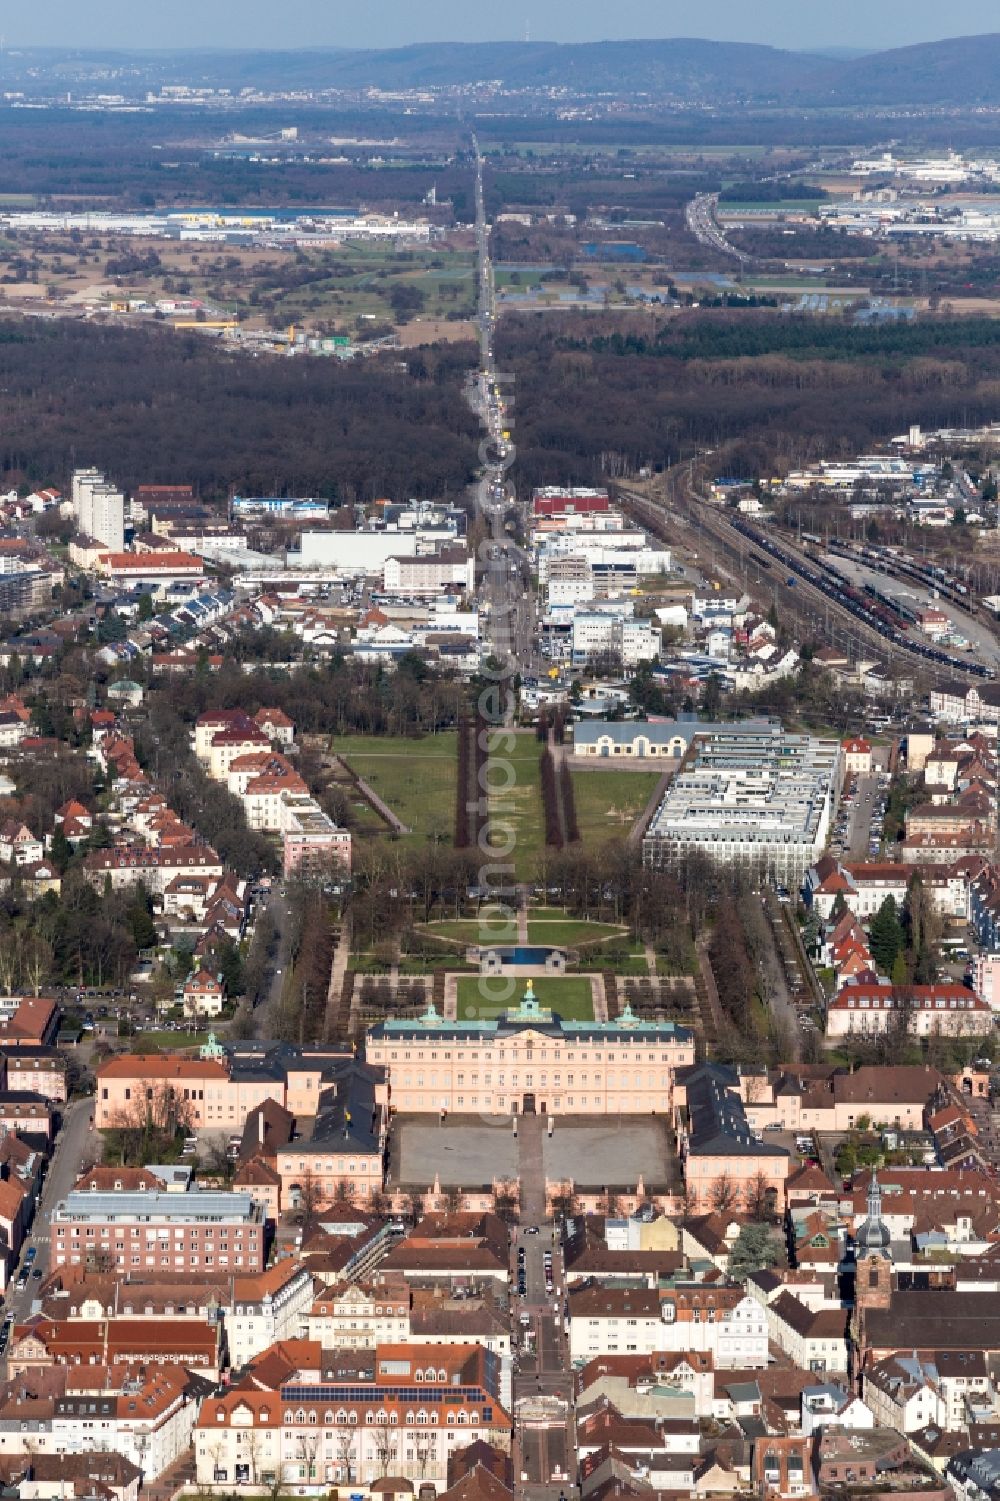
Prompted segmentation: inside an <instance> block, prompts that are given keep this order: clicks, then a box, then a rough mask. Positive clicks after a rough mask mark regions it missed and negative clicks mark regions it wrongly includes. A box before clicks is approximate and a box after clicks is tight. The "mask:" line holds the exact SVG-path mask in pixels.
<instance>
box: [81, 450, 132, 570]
mask: <svg viewBox="0 0 1000 1501" xmlns="http://www.w3.org/2000/svg"><path fill="white" fill-rule="evenodd" d="M72 500H73V514H74V516H75V518H76V525H77V530H78V531H80V532H82V533H83V535H84V536H85V537H93V538H94V539H95V540H96V541H98V542H103V543H104V545H105V547H107V548H108V549H109V550H110V551H112V552H119V553H120V552H122V551H123V550H124V547H125V496H124V495H123V494H122V492H121V491H120V490H116V489H115V487H114V486H113V485H109V484H108V483H107V481H106V479H105V477H104V475H103V474H102V473H101V471H100V470H99V469H77V470H76V471H75V472H74V474H73V484H72Z"/></svg>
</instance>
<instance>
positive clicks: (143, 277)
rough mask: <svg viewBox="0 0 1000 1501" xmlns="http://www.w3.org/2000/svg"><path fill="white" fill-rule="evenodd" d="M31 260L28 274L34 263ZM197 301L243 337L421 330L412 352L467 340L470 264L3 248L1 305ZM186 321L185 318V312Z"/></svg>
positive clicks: (108, 240) (160, 244) (240, 249)
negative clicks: (243, 331) (238, 327)
mask: <svg viewBox="0 0 1000 1501" xmlns="http://www.w3.org/2000/svg"><path fill="white" fill-rule="evenodd" d="M29 255H30V256H31V258H32V260H31V265H30V266H29V265H28V261H27V257H28V256H29ZM171 297H177V298H190V299H194V300H196V301H198V302H202V303H204V304H205V305H206V309H207V315H208V317H209V318H212V317H214V316H221V317H228V318H231V317H239V320H240V322H241V323H242V324H243V325H244V326H245V327H247V328H265V327H267V326H268V325H271V326H273V327H282V326H290V325H295V326H300V327H308V328H315V327H316V326H317V325H319V324H322V325H323V327H324V329H325V330H326V331H329V332H335V333H345V334H350V335H353V336H357V335H360V336H361V337H364V336H365V334H366V332H367V331H368V330H370V329H371V328H373V327H375V326H376V325H378V326H379V327H383V328H384V327H385V326H386V325H391V326H393V327H396V328H398V329H400V330H401V331H402V330H405V329H406V328H407V327H408V326H409V320H410V319H414V320H419V322H420V324H421V327H420V328H419V329H418V330H416V331H415V335H414V336H411V337H409V338H408V339H407V340H406V342H407V343H426V342H429V341H430V340H433V339H436V338H441V337H444V338H452V339H454V338H467V337H469V334H468V327H469V325H468V322H467V320H468V319H469V317H471V315H472V313H473V311H474V278H473V263H472V256H471V254H470V253H469V252H467V251H465V250H450V249H448V248H446V247H443V246H438V245H435V246H433V247H431V246H417V247H406V248H400V249H397V248H395V247H394V246H387V245H361V244H354V243H348V244H345V245H342V246H338V247H334V248H329V249H322V250H320V249H316V250H306V251H303V252H301V253H300V252H297V251H294V250H283V249H281V248H276V247H271V246H266V247H265V246H240V245H236V246H233V245H226V246H225V247H224V249H216V248H215V247H213V246H211V245H206V244H200V243H195V242H191V243H189V242H177V241H170V240H164V239H158V238H150V239H141V238H138V237H137V238H135V239H130V240H129V242H128V245H127V246H125V247H123V245H122V242H121V240H120V239H118V238H116V237H114V236H109V235H108V236H94V237H92V238H91V239H90V240H89V242H88V245H87V247H86V250H84V249H83V248H82V247H80V246H77V245H75V244H73V243H72V242H70V241H69V240H68V239H65V240H64V239H61V238H59V239H58V240H57V238H56V237H54V236H52V235H35V236H31V235H27V234H22V235H21V237H20V238H19V239H18V241H17V242H13V241H5V242H3V244H0V300H7V301H10V302H15V303H16V302H21V301H24V300H25V299H49V300H51V301H53V302H55V303H57V304H58V303H64V304H67V303H68V304H69V305H71V306H72V305H79V304H82V303H88V304H91V303H97V304H99V305H102V306H106V307H107V308H108V309H111V307H112V304H115V303H118V304H120V303H121V302H123V301H127V300H129V299H131V300H133V301H135V300H140V299H145V300H147V301H148V302H150V303H154V302H156V301H158V300H159V299H162V298H171ZM187 316H188V317H190V316H191V315H190V314H187Z"/></svg>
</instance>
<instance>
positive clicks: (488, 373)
mask: <svg viewBox="0 0 1000 1501" xmlns="http://www.w3.org/2000/svg"><path fill="white" fill-rule="evenodd" d="M472 143H473V147H474V149H475V153H476V189H475V202H476V256H477V265H478V273H477V284H478V287H479V307H478V314H477V321H478V325H479V371H478V373H477V375H476V378H475V381H474V382H473V387H472V393H471V399H472V404H473V406H474V408H475V410H476V411H477V412H478V414H479V417H480V420H481V421H482V423H483V427H484V429H485V448H484V455H485V457H484V462H483V468H482V470H481V473H480V477H479V480H478V483H477V487H476V505H477V508H478V510H479V512H480V514H481V515H482V516H483V518H484V520H485V521H486V523H487V526H488V528H489V539H488V541H487V544H486V547H485V558H484V559H483V562H484V564H485V567H484V569H483V576H482V586H481V589H482V598H483V603H484V605H485V606H487V607H488V613H487V631H488V640H489V643H490V650H491V652H492V654H493V656H494V657H496V658H497V660H498V661H499V662H501V663H503V664H504V665H506V666H507V667H508V668H509V669H510V670H511V671H512V672H515V671H516V672H521V673H524V672H526V671H532V670H535V669H537V667H538V666H539V662H540V659H539V658H538V656H537V653H536V649H535V637H536V631H537V604H536V601H535V598H534V595H533V593H532V591H531V583H530V579H531V571H530V566H529V562H528V559H527V557H526V555H525V553H524V551H523V549H522V548H521V547H519V546H518V545H517V543H516V541H515V540H514V538H513V537H512V536H510V535H509V534H508V530H507V526H508V522H509V520H510V516H511V512H512V510H513V509H515V508H516V497H515V495H514V491H513V487H512V486H510V485H509V484H508V480H507V475H508V472H509V470H510V468H511V465H512V463H513V459H514V447H513V443H512V442H511V438H510V422H511V415H510V401H509V399H507V400H505V398H504V390H505V389H506V390H507V392H508V397H509V386H508V383H507V382H506V381H500V380H498V378H497V370H496V361H495V354H494V336H495V333H496V295H495V284H494V272H493V261H492V258H491V256H490V226H489V224H488V222H487V219H486V202H485V195H484V190H483V158H482V153H481V152H480V150H479V142H478V140H477V139H476V137H475V136H473V138H472Z"/></svg>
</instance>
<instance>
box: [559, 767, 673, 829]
mask: <svg viewBox="0 0 1000 1501" xmlns="http://www.w3.org/2000/svg"><path fill="white" fill-rule="evenodd" d="M660 775H661V773H660V772H658V771H574V772H573V796H574V797H575V799H576V821H577V823H578V824H579V825H580V838H581V839H582V840H583V842H584V844H586V845H589V846H590V847H591V848H594V847H595V846H599V845H602V844H608V843H609V842H610V841H611V840H612V839H625V838H627V836H628V834H629V832H630V830H631V828H632V825H633V824H634V823H635V821H636V819H637V818H638V817H639V814H640V813H641V812H642V810H643V808H645V806H646V804H647V803H648V802H649V799H650V798H651V797H652V795H653V792H654V790H655V788H656V784H657V782H658V781H659V779H660Z"/></svg>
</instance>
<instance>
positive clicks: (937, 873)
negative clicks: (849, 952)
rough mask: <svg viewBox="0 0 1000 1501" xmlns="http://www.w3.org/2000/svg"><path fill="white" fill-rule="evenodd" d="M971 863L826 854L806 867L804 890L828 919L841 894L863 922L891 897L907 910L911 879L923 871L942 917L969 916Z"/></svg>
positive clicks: (926, 886) (929, 894)
mask: <svg viewBox="0 0 1000 1501" xmlns="http://www.w3.org/2000/svg"><path fill="white" fill-rule="evenodd" d="M969 875H970V872H969V868H968V863H967V862H964V861H956V862H955V863H954V864H952V865H950V866H948V865H944V866H942V865H928V866H920V865H899V864H892V863H890V862H888V861H877V860H872V861H857V862H855V861H849V860H848V861H839V860H836V859H835V858H834V857H833V856H832V855H823V856H821V858H820V859H819V860H817V861H816V864H815V865H812V866H810V868H809V869H808V870H807V871H806V875H805V880H804V881H803V884H802V894H803V897H804V899H805V902H806V904H807V905H808V906H810V907H812V909H813V911H814V912H815V913H816V914H817V916H818V917H821V918H822V919H823V921H824V922H826V921H828V919H829V918H830V916H831V914H832V912H833V909H834V906H835V905H836V902H837V899H838V897H843V900H844V905H845V906H846V907H847V908H848V910H849V911H850V912H852V913H853V914H854V916H855V917H857V918H858V919H859V920H860V921H862V922H864V921H865V920H867V919H868V918H870V917H874V916H875V913H876V912H877V911H878V909H879V908H880V907H881V905H882V903H883V902H884V901H885V899H886V897H887V896H891V897H892V899H893V901H894V902H895V903H896V906H897V907H899V908H900V909H902V906H903V903H904V902H905V901H906V898H907V896H908V894H909V890H910V884H911V882H912V881H913V880H914V879H915V878H916V877H918V876H919V878H920V882H921V885H922V887H923V890H924V893H925V895H926V896H927V898H928V900H929V901H930V903H931V905H932V907H933V908H934V910H935V911H936V912H940V913H941V915H942V916H943V917H956V918H960V919H964V918H966V917H967V916H968V911H969V895H970V891H969V887H970V881H969Z"/></svg>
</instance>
